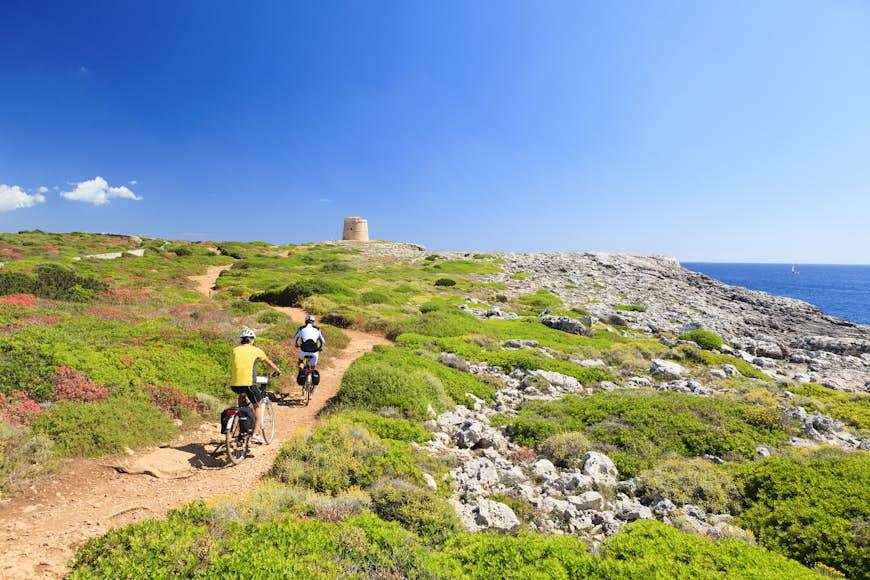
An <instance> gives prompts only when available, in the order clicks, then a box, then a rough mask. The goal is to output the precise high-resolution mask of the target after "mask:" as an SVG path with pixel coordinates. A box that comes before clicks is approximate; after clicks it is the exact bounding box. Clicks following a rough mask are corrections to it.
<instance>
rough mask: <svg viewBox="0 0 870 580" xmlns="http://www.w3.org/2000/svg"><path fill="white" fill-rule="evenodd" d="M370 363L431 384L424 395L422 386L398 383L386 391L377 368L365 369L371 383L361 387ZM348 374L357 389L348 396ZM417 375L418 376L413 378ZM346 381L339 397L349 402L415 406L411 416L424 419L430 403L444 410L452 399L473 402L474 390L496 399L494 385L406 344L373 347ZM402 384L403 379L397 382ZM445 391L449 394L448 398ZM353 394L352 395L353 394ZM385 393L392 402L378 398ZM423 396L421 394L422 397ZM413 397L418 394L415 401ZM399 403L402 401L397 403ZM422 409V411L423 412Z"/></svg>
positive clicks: (487, 398) (375, 408)
mask: <svg viewBox="0 0 870 580" xmlns="http://www.w3.org/2000/svg"><path fill="white" fill-rule="evenodd" d="M367 365H377V368H382V367H388V368H390V369H392V370H391V371H387V372H388V373H391V374H389V375H388V376H394V375H405V376H407V377H409V379H408V380H412V381H413V384H415V385H416V384H419V383H421V382H422V383H425V384H427V385H430V387H427V388H426V390H425V393H426V394H425V395H421V392H423V391H420V390H419V389H412V390H408V389H407V388H401V387H398V386H396V387H395V388H394V389H393V391H392V392H391V393H390V394H387V395H384V394H383V393H382V391H381V389H382V388H386V387H387V383H382V382H381V381H380V380H379V378H378V375H377V370H375V371H370V372H366V373H365V377H367V380H369V382H370V383H371V384H370V386H369V387H368V388H366V389H365V390H361V389H360V388H359V387H360V386H361V385H360V384H358V383H359V380H358V379H359V378H360V377H358V376H357V374H356V373H357V372H364V371H363V370H362V369H363V367H365V366H367ZM348 375H350V377H351V380H352V381H355V382H353V383H351V384H352V385H353V388H354V390H355V392H354V393H348V396H349V397H351V398H345V388H346V384H345V382H346V381H348ZM410 377H416V379H410ZM344 381H345V382H342V390H341V391H340V392H339V397H338V401H339V402H341V403H344V404H347V405H350V406H359V407H360V408H362V409H367V410H370V411H378V410H380V409H382V408H384V407H397V408H399V409H402V410H405V409H413V410H414V411H413V413H411V414H409V418H413V419H417V420H419V419H425V418H426V417H427V416H426V413H425V411H426V410H427V408H428V406H429V405H432V407H433V409H435V410H436V411H438V410H439V409H440V410H444V409H446V408H447V406H449V405H450V404H452V403H460V404H466V405H473V403H474V401H473V399H472V398H471V397H469V396H468V393H471V394H472V395H474V396H475V397H478V398H481V399H483V400H485V401H493V400H495V386H494V385H493V384H489V383H485V382H483V381H480V380H478V379H477V378H475V377H474V375H471V374H469V373H464V372H461V371H458V370H456V369H452V368H450V367H447V366H445V365H442V364H441V363H439V362H436V361H434V360H432V359H430V358H427V357H426V356H422V355H421V354H420V353H415V352H413V351H411V350H409V349H406V348H396V347H385V346H378V347H375V349H374V351H373V352H371V353H368V354H366V355H365V356H363V357H362V358H361V359H359V360H357V361H354V363H353V364H352V365H351V367H350V369H348V373H347V374H345V378H344ZM399 384H401V383H400V382H398V383H396V385H399ZM444 394H446V395H447V396H448V397H447V398H445V397H444ZM351 395H352V396H351ZM382 396H388V397H389V399H388V400H390V401H392V404H385V403H383V402H382V401H380V400H379V398H380V397H382ZM421 396H422V397H423V398H419V397H421ZM414 397H418V399H417V400H416V401H415V400H414ZM397 403H399V404H397ZM421 413H422V414H421Z"/></svg>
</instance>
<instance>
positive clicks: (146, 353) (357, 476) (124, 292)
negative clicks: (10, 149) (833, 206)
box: [0, 232, 870, 578]
mask: <svg viewBox="0 0 870 580" xmlns="http://www.w3.org/2000/svg"><path fill="white" fill-rule="evenodd" d="M136 248H145V249H146V253H145V256H144V257H141V258H139V257H124V258H120V259H118V260H109V261H103V260H90V259H84V260H81V261H72V260H71V258H73V257H78V256H84V255H89V254H95V253H101V252H108V251H126V250H130V249H136ZM0 259H2V260H5V261H7V263H6V265H5V266H4V267H3V270H2V272H3V273H4V274H6V273H17V274H21V276H13V277H11V278H9V279H10V280H13V281H14V280H19V281H23V280H31V281H33V280H38V279H39V276H40V274H39V273H40V272H42V271H45V268H46V264H48V265H49V266H51V268H50V269H51V270H52V271H55V272H60V270H58V269H57V268H62V269H63V270H64V273H63V275H58V276H57V277H56V278H57V280H61V279H63V280H75V281H76V284H73V285H71V286H68V290H70V289H73V290H70V292H71V293H70V294H67V295H64V294H63V293H62V292H59V293H56V294H53V295H49V294H50V293H49V292H41V293H40V292H37V291H35V290H32V289H31V290H29V291H27V292H24V291H23V290H24V288H23V287H17V286H9V288H8V292H5V295H4V296H0V302H3V303H4V304H3V308H0V323H2V324H3V328H4V330H3V332H2V333H0V360H2V362H3V363H4V364H2V365H0V486H2V487H0V489H2V490H3V491H6V492H13V491H14V490H15V489H17V488H20V487H21V485H22V484H23V482H30V481H32V480H34V479H35V478H38V477H44V476H46V475H50V474H51V473H52V472H53V470H54V469H56V465H57V463H56V461H55V459H56V458H57V457H65V456H74V457H78V456H99V455H104V454H110V453H116V452H119V451H121V450H122V449H123V448H124V447H126V446H134V445H144V444H148V443H150V442H152V441H153V442H156V441H158V440H165V439H166V438H169V437H171V436H173V435H174V434H175V433H177V430H178V429H179V428H182V429H183V428H186V427H187V426H188V425H193V424H196V422H197V420H198V418H199V417H201V414H202V413H212V414H213V413H215V412H216V410H217V409H219V408H220V405H221V403H222V401H221V399H224V400H225V399H226V398H228V392H227V389H226V380H227V377H226V375H227V357H228V354H229V350H230V349H231V348H232V346H233V345H234V344H235V338H236V333H237V332H238V327H239V326H241V325H247V326H251V327H253V328H256V329H257V331H258V344H260V345H261V346H263V348H264V349H265V350H267V352H269V354H270V356H272V357H273V360H276V362H278V364H279V365H282V366H284V365H286V364H288V363H289V362H290V361H291V360H292V355H293V353H292V350H291V349H290V348H289V340H290V338H291V337H292V335H293V333H295V326H294V325H293V324H292V323H291V322H290V320H289V318H288V317H287V316H286V315H284V314H283V313H281V312H277V311H275V310H272V309H269V308H268V307H267V305H279V306H280V305H286V306H298V307H302V308H305V309H306V310H308V311H310V312H312V313H315V314H317V315H318V316H319V320H320V321H322V322H328V323H331V324H332V325H334V326H338V327H344V328H356V329H362V330H368V331H375V332H379V333H382V334H384V335H385V336H387V337H389V338H392V339H395V340H396V343H395V345H394V346H391V347H378V348H376V349H375V350H374V351H373V352H372V353H369V354H367V355H365V356H363V357H361V358H359V359H358V360H357V361H356V362H355V363H354V364H353V365H352V366H351V367H350V369H349V370H348V372H347V374H346V375H345V377H344V382H343V384H342V389H341V392H340V394H339V396H338V397H337V398H336V399H335V400H334V401H333V402H332V403H331V405H330V406H329V407H328V409H327V411H326V413H325V414H324V417H323V420H322V421H321V423H320V424H319V425H318V426H317V427H316V428H315V429H313V430H311V431H309V432H304V433H298V434H296V435H295V436H293V437H292V438H291V439H290V440H288V441H287V442H286V443H285V445H284V446H283V448H282V450H281V452H280V454H279V457H278V459H277V460H276V462H275V464H274V466H273V467H272V469H271V471H270V472H269V474H268V477H267V479H266V481H264V482H262V483H260V485H259V486H258V487H256V488H255V489H254V490H253V491H252V492H251V494H249V495H248V496H244V497H235V498H223V499H219V500H214V501H210V502H208V503H195V504H192V505H190V506H188V507H186V508H184V509H183V510H180V511H175V512H172V513H170V514H169V516H168V517H167V518H166V519H165V520H160V521H157V520H146V521H143V522H140V523H137V524H133V525H131V526H127V527H125V528H122V529H120V530H113V531H111V532H110V533H108V534H107V535H106V536H104V537H102V538H97V539H94V540H91V541H89V542H87V543H86V544H85V545H84V546H82V547H81V548H80V549H79V551H78V553H77V555H76V560H75V562H74V571H73V577H78V578H90V577H105V576H115V577H117V576H120V577H145V576H186V577H221V576H227V575H230V576H232V575H239V574H244V575H266V576H269V575H273V576H275V575H281V576H288V575H289V576H307V577H312V576H313V577H336V576H348V577H359V578H366V577H492V576H511V577H518V578H520V577H541V576H546V577H553V578H580V577H594V578H625V577H673V576H678V577H704V578H716V577H722V578H726V577H788V578H802V577H810V576H815V573H814V572H813V571H811V570H810V569H808V568H806V567H804V566H802V565H801V564H800V563H803V564H805V565H806V566H809V567H813V566H815V565H816V563H817V562H822V563H824V564H825V565H828V566H832V567H833V568H836V569H837V570H841V571H843V572H846V573H848V574H849V575H850V576H853V577H862V575H864V576H865V577H866V570H867V569H868V563H867V560H866V554H867V552H868V551H867V538H868V535H870V534H868V531H867V521H868V519H870V518H868V514H867V506H868V505H870V498H867V490H868V489H870V485H868V483H870V482H868V481H867V475H866V474H867V473H870V469H867V468H868V464H867V462H868V459H867V455H866V454H865V453H860V452H859V453H854V454H848V455H847V454H842V453H838V452H833V451H822V452H812V453H797V452H794V453H786V452H783V451H779V450H780V449H782V448H784V447H785V441H786V439H787V438H788V437H789V436H791V435H793V434H795V432H796V431H795V426H793V425H790V424H789V423H788V422H787V421H785V420H783V417H782V414H781V413H780V412H779V409H778V407H777V401H778V398H777V395H780V394H781V393H782V391H783V390H784V389H786V388H787V389H789V390H790V391H791V392H792V393H793V395H794V400H795V401H797V402H799V403H800V404H801V405H803V406H805V407H806V408H807V409H808V410H819V411H823V412H825V413H828V414H831V415H832V416H835V417H837V418H840V419H841V420H843V421H844V422H846V423H847V424H848V425H850V426H851V427H854V428H856V429H868V422H870V418H868V416H867V412H866V411H867V404H866V403H867V399H866V398H865V396H863V395H853V394H845V393H840V392H836V391H831V390H829V389H825V388H824V387H821V386H818V385H811V384H804V385H786V386H783V385H776V384H775V383H774V382H773V381H771V380H770V378H769V377H767V376H766V375H765V374H764V373H762V372H761V371H759V370H758V369H756V368H755V367H753V366H752V365H749V364H748V363H746V362H745V361H742V360H740V359H736V358H734V357H730V356H728V355H727V354H722V353H720V352H714V351H718V350H719V349H720V347H721V346H722V344H723V343H724V341H722V339H721V338H719V337H716V336H715V335H710V334H709V333H705V332H704V331H694V332H692V333H687V335H681V336H679V337H678V338H679V339H680V340H686V341H692V342H694V343H695V344H696V345H697V346H695V345H692V344H688V343H683V344H680V345H679V346H677V347H676V348H671V349H669V348H668V347H666V346H664V345H662V344H660V343H659V342H658V341H656V340H654V339H651V338H648V337H643V336H636V335H632V334H631V333H628V332H625V328H622V329H619V331H618V332H614V331H613V329H612V328H608V327H605V326H597V327H593V328H592V329H590V331H589V332H588V333H587V335H585V336H581V335H574V334H568V333H564V332H561V331H557V330H554V329H551V328H548V327H546V326H545V325H544V324H542V323H541V321H540V319H539V318H538V317H537V315H538V314H541V313H542V312H545V311H549V312H551V313H555V314H567V315H571V316H577V315H582V314H584V313H585V310H584V308H583V306H584V305H582V304H575V305H571V304H564V303H563V302H562V300H560V299H559V297H558V296H556V295H555V294H553V293H551V292H549V291H546V290H542V291H538V292H535V293H532V294H518V293H515V292H510V291H509V288H508V286H507V285H505V284H502V283H495V282H486V283H484V282H483V276H485V275H488V274H494V273H498V272H500V271H501V270H500V260H498V259H497V258H495V257H493V256H492V255H488V254H473V255H472V254H468V255H466V256H464V257H462V258H461V259H450V258H448V257H445V256H440V255H435V254H429V255H427V256H425V258H424V259H422V260H418V261H416V262H413V263H411V262H407V261H403V260H396V259H388V258H385V257H380V256H377V255H366V254H364V253H360V252H359V250H357V249H354V247H353V246H345V245H329V244H323V245H303V246H272V245H269V244H264V243H236V242H227V243H220V244H219V245H213V244H210V243H203V244H192V243H186V242H170V243H167V242H163V241H161V240H140V241H135V240H132V239H130V238H124V237H113V236H92V235H88V234H60V235H55V234H44V233H42V232H28V233H22V234H17V235H12V234H2V235H0ZM226 264H232V268H231V269H229V270H226V271H224V272H223V273H222V275H221V276H220V278H219V279H218V281H217V289H218V293H217V295H216V296H215V297H214V299H213V300H211V301H207V300H204V299H203V298H202V297H201V296H200V295H198V294H196V293H194V292H193V291H192V286H191V284H190V283H189V282H188V281H187V280H186V277H187V276H190V275H198V274H202V273H203V272H204V271H205V268H206V267H207V266H210V265H226ZM25 277H26V278H25ZM510 278H512V279H514V280H523V279H526V278H528V276H527V275H524V274H522V273H520V274H514V275H512V276H510ZM502 279H504V278H502ZM87 280H94V281H99V283H100V284H92V285H91V287H88V284H91V283H90V282H87ZM82 281H85V282H84V285H83V283H82ZM447 281H449V282H447ZM22 283H23V282H22ZM101 284H105V285H104V286H103V285H101ZM56 286H57V287H61V286H62V284H61V283H60V282H58V283H57V284H56ZM76 287H78V288H81V289H83V290H86V291H88V294H87V296H85V295H84V294H82V293H81V292H80V291H79V290H74V289H75V288H76ZM0 288H2V286H0ZM0 294H4V292H0ZM468 295H471V296H473V297H475V298H476V299H478V300H480V301H481V302H484V303H487V304H497V305H498V307H499V308H500V309H501V310H503V311H511V312H516V313H518V314H520V315H521V318H519V319H516V320H498V319H492V320H479V319H478V318H475V317H473V316H471V315H469V314H467V313H465V312H462V311H461V310H460V309H459V308H458V306H459V305H461V304H463V302H464V301H463V298H464V297H465V296H468ZM83 298H86V299H83ZM615 308H616V309H617V310H624V311H636V312H642V311H643V309H644V307H643V306H642V305H632V304H627V305H615ZM334 326H331V325H327V326H324V331H325V333H326V339H327V342H328V344H329V345H330V349H329V350H327V352H326V353H325V355H326V356H327V357H328V356H329V353H330V350H332V349H335V348H341V347H343V346H344V345H345V344H346V341H347V338H346V336H345V335H344V334H342V333H341V332H340V331H339V330H338V329H337V328H335V327H334ZM511 339H524V340H532V341H536V342H537V343H538V345H539V348H533V349H518V350H505V349H503V348H502V344H503V343H504V341H507V340H511ZM542 349H544V352H545V353H546V354H544V352H542ZM442 353H452V354H455V355H458V356H459V357H462V358H463V359H465V360H466V361H469V362H470V363H478V364H479V363H485V364H487V365H490V366H493V367H499V368H500V369H502V370H503V371H504V372H508V373H509V372H511V371H512V370H514V369H515V368H522V369H527V370H535V369H540V370H545V371H555V372H559V373H562V374H565V375H568V376H572V377H575V378H577V379H578V380H579V381H580V382H581V383H583V384H584V385H590V386H594V385H596V384H598V383H600V382H602V381H614V382H620V380H621V379H623V378H624V377H627V376H633V375H636V374H643V373H646V372H648V368H649V365H650V361H651V359H653V358H658V357H664V358H671V359H674V360H678V361H680V362H681V363H682V364H685V365H687V366H688V367H689V368H690V370H691V372H693V373H696V374H697V375H698V376H700V375H701V374H702V373H705V372H706V370H707V369H708V368H709V367H714V366H715V367H718V366H720V365H722V364H733V365H734V366H735V367H736V368H737V369H738V370H739V371H740V372H741V373H742V375H743V376H742V377H736V378H729V379H727V381H724V383H723V384H724V385H725V386H727V388H728V392H729V393H730V395H728V396H727V397H725V398H712V397H697V396H693V395H682V394H675V393H667V392H657V391H652V390H644V389H640V390H632V391H623V390H616V391H613V392H609V393H607V392H597V393H595V394H593V395H591V396H587V397H579V396H569V397H565V398H564V399H562V400H559V401H553V402H533V403H527V404H526V405H525V406H524V407H523V408H522V409H521V410H520V413H519V415H518V416H516V417H507V416H505V417H501V418H497V417H493V419H492V422H493V423H495V424H501V425H503V426H504V427H505V428H506V430H507V432H508V433H510V434H511V435H512V437H514V438H515V440H517V441H519V442H521V443H523V444H525V445H527V446H529V447H530V448H534V449H535V450H536V452H537V453H538V454H539V455H540V456H543V457H549V458H551V459H552V460H553V461H554V462H555V463H556V464H557V465H560V466H563V467H575V468H579V467H580V466H581V465H582V457H583V455H584V454H585V452H586V451H589V450H600V451H602V452H604V453H606V454H607V455H609V456H610V457H611V458H613V459H614V461H615V462H616V464H617V466H618V468H619V470H620V475H621V477H623V478H625V477H629V476H632V475H634V476H637V478H638V484H639V493H640V494H641V495H642V496H643V497H644V498H646V499H647V500H648V501H655V500H657V499H660V498H664V497H667V498H669V499H671V500H672V501H675V502H677V503H679V502H690V503H695V504H697V505H700V506H702V507H703V508H704V509H706V510H710V511H717V512H721V513H726V512H727V513H731V514H734V515H735V516H736V520H735V522H737V523H738V524H739V525H741V526H744V527H745V528H746V529H749V530H750V531H751V532H752V533H753V534H754V535H755V537H756V538H757V540H758V542H759V544H761V547H759V546H753V545H749V544H747V543H746V542H743V541H738V540H722V541H716V542H714V541H711V540H709V539H706V538H702V537H699V536H696V535H692V534H688V533H684V532H682V531H679V530H677V529H675V528H673V527H670V526H666V525H664V524H661V523H657V522H638V523H635V524H630V525H627V526H625V527H624V528H623V529H622V531H621V532H620V533H619V534H617V535H616V536H615V537H613V538H610V539H608V540H607V541H606V542H605V543H604V544H603V546H601V547H600V548H599V549H598V550H597V551H596V554H595V555H590V553H589V550H588V546H587V545H586V544H584V543H583V542H581V541H580V540H578V539H577V538H573V537H559V536H547V535H541V534H535V533H530V532H527V531H523V532H516V533H507V534H495V533H479V534H471V533H465V532H461V531H459V524H458V521H457V519H456V516H455V514H454V513H453V510H452V508H451V507H450V506H449V504H448V503H447V502H446V501H445V500H446V498H447V496H449V493H450V482H449V481H448V480H445V478H444V475H445V474H446V473H447V472H448V471H449V469H450V468H452V467H454V466H453V465H451V464H450V463H448V462H447V461H446V460H444V459H443V458H439V457H431V456H429V455H428V454H426V453H422V452H420V451H418V450H417V449H416V448H415V445H416V444H418V443H420V444H422V443H425V442H426V441H428V440H429V439H430V438H431V433H430V432H429V430H428V429H427V427H426V421H427V420H428V419H430V418H432V413H438V412H440V411H442V410H445V409H448V408H450V407H451V406H453V405H456V404H465V405H468V406H471V405H473V404H474V402H475V400H476V399H482V400H484V401H490V402H491V401H493V400H494V399H495V396H496V392H497V390H498V389H499V388H501V387H502V385H501V384H500V382H499V381H498V380H497V379H496V380H487V379H486V378H483V379H479V378H476V377H475V375H472V374H470V373H468V372H463V371H462V370H457V369H456V368H451V367H450V366H447V365H445V364H442V363H441V362H438V359H439V358H440V357H441V356H442ZM582 359H600V360H602V361H604V362H605V363H606V366H605V367H600V366H583V365H580V364H578V361H579V360H582ZM12 361H14V364H12ZM179 424H180V425H181V426H180V427H179ZM130 425H134V426H135V428H134V429H131V428H130ZM130 432H133V433H136V434H137V437H136V440H132V441H131V440H130V439H129V437H128V436H127V433H130ZM143 433H149V434H151V435H150V436H151V439H148V440H145V439H143V438H142V434H143ZM759 444H764V445H766V446H768V447H770V448H771V449H773V450H774V453H773V456H772V457H771V458H768V459H765V460H753V459H754V458H755V447H756V445H759ZM534 453H535V452H534V451H529V454H531V455H534ZM705 455H708V456H717V457H721V458H722V459H725V460H726V461H727V463H726V464H725V465H716V464H713V463H711V462H710V461H708V460H705V459H703V456H705ZM427 476H431V477H427ZM433 481H434V487H433V483H432V482H433ZM496 499H499V501H504V502H505V503H508V504H511V505H512V507H514V508H515V509H516V510H517V511H518V513H521V512H522V511H523V510H529V511H530V512H531V511H532V510H533V508H531V507H530V506H528V505H520V504H519V503H518V502H519V500H516V499H514V498H507V497H505V498H496ZM789 558H793V559H789ZM795 560H797V561H795ZM799 562H800V563H799Z"/></svg>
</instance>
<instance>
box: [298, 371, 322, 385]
mask: <svg viewBox="0 0 870 580" xmlns="http://www.w3.org/2000/svg"><path fill="white" fill-rule="evenodd" d="M296 384H297V385H299V386H300V387H301V386H303V385H304V384H305V371H304V370H303V371H299V374H298V375H296ZM311 384H313V385H314V386H315V387H316V386H317V385H319V384H320V371H318V370H312V371H311Z"/></svg>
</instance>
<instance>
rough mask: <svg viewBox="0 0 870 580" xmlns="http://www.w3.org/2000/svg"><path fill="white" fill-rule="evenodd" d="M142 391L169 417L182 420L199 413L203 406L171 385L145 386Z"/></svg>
mask: <svg viewBox="0 0 870 580" xmlns="http://www.w3.org/2000/svg"><path fill="white" fill-rule="evenodd" d="M142 390H143V391H145V393H146V394H147V395H148V398H149V399H150V401H151V404H153V405H154V406H155V407H157V408H158V409H159V410H160V411H162V412H164V413H166V414H167V415H169V416H171V417H173V418H175V419H182V418H184V417H186V416H187V415H189V414H190V413H192V412H199V411H200V410H201V405H200V404H199V403H198V402H197V401H196V399H194V398H193V397H189V396H187V395H185V394H184V393H182V392H181V391H179V390H178V389H176V388H175V387H173V386H171V385H162V386H158V385H145V386H144V387H142Z"/></svg>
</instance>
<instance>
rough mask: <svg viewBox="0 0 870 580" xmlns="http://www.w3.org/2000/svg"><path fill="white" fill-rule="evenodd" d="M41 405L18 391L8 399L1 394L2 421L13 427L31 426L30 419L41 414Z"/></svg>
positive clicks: (0, 412)
mask: <svg viewBox="0 0 870 580" xmlns="http://www.w3.org/2000/svg"><path fill="white" fill-rule="evenodd" d="M40 410H41V409H40V407H39V403H37V402H36V401H34V400H32V399H31V398H30V397H28V396H27V393H24V392H21V391H18V392H15V393H12V394H10V395H9V396H8V397H7V396H6V395H4V394H3V393H0V419H3V420H4V421H6V422H7V423H9V424H10V425H12V426H15V425H28V424H30V417H31V416H32V415H35V414H36V413H39V411H40Z"/></svg>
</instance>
